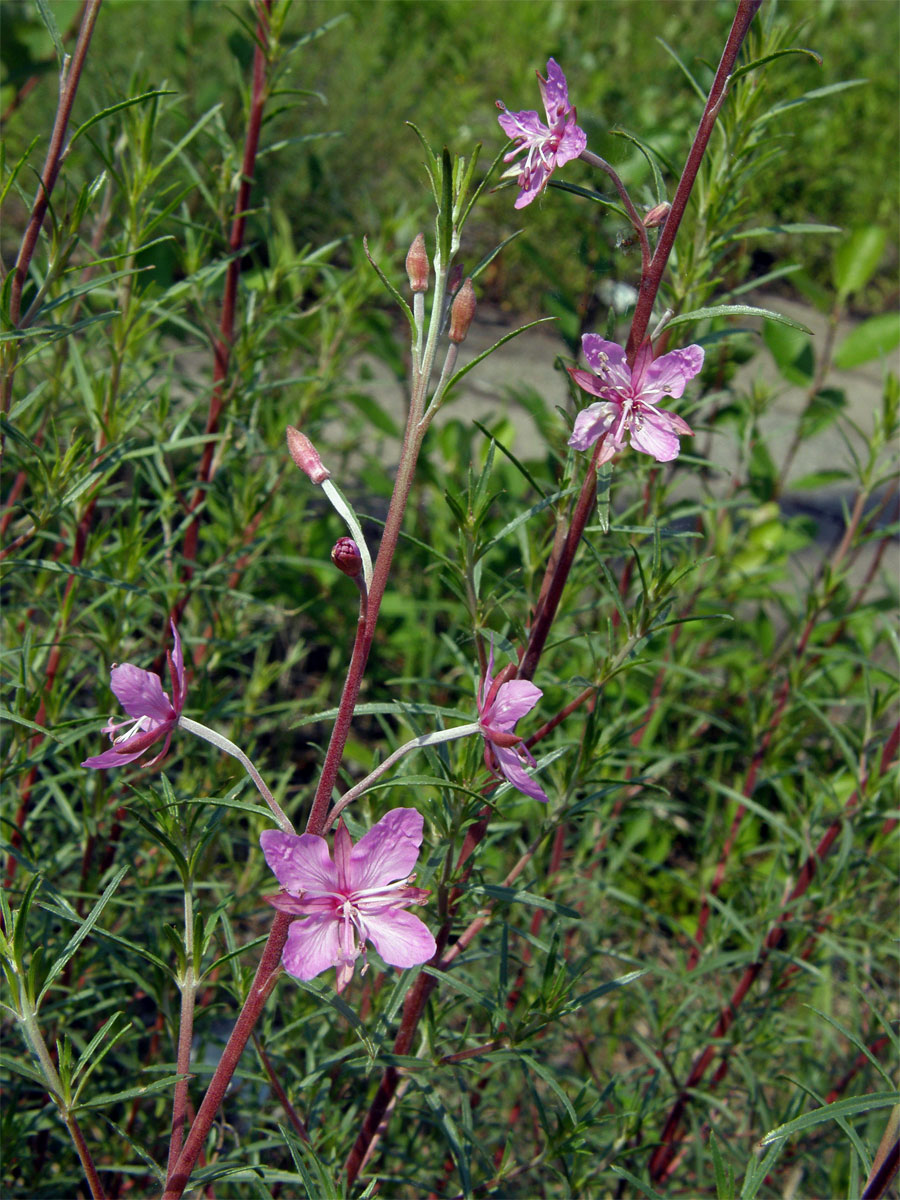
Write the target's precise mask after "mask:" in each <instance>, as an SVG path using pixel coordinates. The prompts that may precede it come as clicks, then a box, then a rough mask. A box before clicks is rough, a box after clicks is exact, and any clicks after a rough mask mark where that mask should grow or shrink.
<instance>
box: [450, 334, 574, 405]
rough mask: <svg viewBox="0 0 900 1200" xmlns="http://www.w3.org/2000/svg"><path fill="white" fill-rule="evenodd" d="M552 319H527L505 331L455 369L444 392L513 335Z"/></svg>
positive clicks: (515, 335)
mask: <svg viewBox="0 0 900 1200" xmlns="http://www.w3.org/2000/svg"><path fill="white" fill-rule="evenodd" d="M552 320H553V317H540V318H539V319H538V320H537V321H529V322H528V324H527V325H521V326H520V327H519V328H518V329H514V330H513V331H512V332H511V333H505V334H504V335H503V337H502V338H499V339H498V340H497V341H496V342H494V344H493V346H489V347H488V348H487V350H484V351H482V353H481V354H478V355H476V357H475V358H473V359H472V361H471V362H469V363H466V365H465V366H464V367H462V368H461V369H460V370H459V371H457V372H456V374H455V375H452V376H451V377H450V380H449V382H448V383H447V386H446V388H445V389H444V392H445V394H446V393H447V392H449V391H450V389H451V388H452V387H453V385H454V384H455V383H458V382H459V380H460V379H462V377H463V376H464V375H468V373H469V372H470V371H471V370H472V368H473V367H474V366H477V365H478V363H480V362H481V361H482V360H483V359H485V358H487V356H488V355H489V354H493V353H494V351H495V350H499V349H500V347H501V346H502V345H503V343H504V342H509V341H512V339H513V338H514V337H518V336H519V334H520V333H524V332H525V330H526V329H531V328H533V327H534V326H535V325H543V324H544V322H545V321H552Z"/></svg>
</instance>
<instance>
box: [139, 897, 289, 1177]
mask: <svg viewBox="0 0 900 1200" xmlns="http://www.w3.org/2000/svg"><path fill="white" fill-rule="evenodd" d="M292 919H293V918H292V917H291V916H290V914H288V913H282V912H277V913H276V914H275V919H274V920H273V922H272V929H271V932H270V933H269V940H268V941H267V942H266V944H265V947H264V949H263V953H262V957H261V958H260V960H259V966H258V967H257V968H256V975H255V976H254V978H253V985H252V986H251V988H250V993H249V995H248V996H247V999H246V1001H245V1002H244V1007H243V1008H242V1009H241V1012H240V1015H239V1016H238V1019H237V1021H236V1022H235V1026H234V1029H232V1031H231V1036H230V1037H229V1039H228V1042H227V1044H226V1046H225V1049H224V1050H223V1052H222V1057H221V1058H220V1059H219V1063H218V1066H217V1067H216V1069H215V1072H214V1073H213V1077H212V1079H211V1080H210V1081H209V1087H208V1088H207V1089H206V1095H205V1096H204V1097H203V1103H202V1104H201V1105H200V1108H199V1109H198V1111H197V1116H196V1117H195V1118H194V1123H193V1125H191V1130H190V1133H189V1134H188V1136H187V1139H186V1141H185V1143H184V1148H183V1149H182V1151H181V1153H180V1154H179V1156H178V1160H177V1162H176V1163H175V1166H174V1169H173V1170H172V1171H171V1172H170V1174H169V1177H168V1180H167V1182H166V1189H165V1192H164V1193H163V1200H179V1197H180V1196H181V1194H182V1192H183V1191H184V1189H185V1188H186V1187H187V1183H188V1179H189V1178H190V1174H191V1171H192V1170H193V1167H194V1164H195V1163H196V1161H197V1156H198V1155H199V1153H200V1151H201V1149H202V1147H203V1143H204V1142H205V1141H206V1135H207V1134H208V1133H209V1131H210V1129H211V1128H212V1123H213V1120H214V1119H215V1115H216V1113H217V1112H218V1109H219V1105H220V1104H221V1103H222V1100H223V1098H224V1096H225V1092H226V1091H227V1089H228V1085H229V1083H230V1082H231V1078H232V1076H233V1075H234V1072H235V1070H236V1069H237V1065H238V1062H239V1061H240V1057H241V1055H242V1054H243V1052H244V1047H245V1046H246V1045H247V1042H248V1040H249V1038H250V1034H251V1033H252V1032H253V1027H254V1025H255V1024H256V1022H257V1021H258V1020H259V1016H260V1014H261V1013H262V1010H263V1008H264V1007H265V1004H266V1001H267V1000H268V998H269V996H270V995H271V993H272V989H273V988H274V987H275V984H276V982H277V981H278V977H279V975H280V974H281V952H282V950H283V949H284V943H285V942H286V941H287V933H288V927H289V926H290V923H291V920H292Z"/></svg>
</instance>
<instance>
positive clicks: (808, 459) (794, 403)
mask: <svg viewBox="0 0 900 1200" xmlns="http://www.w3.org/2000/svg"><path fill="white" fill-rule="evenodd" d="M748 303H751V304H755V305H757V306H759V307H761V308H768V309H770V310H773V311H775V312H780V313H783V314H784V315H785V316H789V317H792V318H793V319H795V320H798V321H800V322H802V323H803V324H805V325H807V326H808V327H809V328H811V329H812V330H813V333H814V336H815V338H816V342H817V343H818V344H819V345H821V343H822V342H823V341H824V338H825V334H826V322H825V319H824V317H823V316H822V315H821V314H820V313H819V312H817V311H816V310H814V309H811V308H808V307H806V306H804V305H801V304H798V303H796V302H793V301H790V300H786V299H785V298H784V297H781V296H768V295H764V294H760V295H756V296H753V297H748ZM748 324H751V323H750V322H748ZM515 327H516V323H514V322H512V321H510V319H509V318H508V316H507V315H506V314H504V313H502V312H500V311H499V310H491V309H490V308H488V307H487V306H480V307H479V309H478V311H477V313H476V316H475V320H474V321H473V323H472V327H471V329H470V331H469V336H468V337H467V339H466V341H465V342H464V343H463V345H462V346H461V347H460V356H459V365H460V366H462V365H464V364H465V363H467V362H469V361H471V359H472V358H474V357H475V356H476V355H477V354H479V353H480V352H482V351H483V350H485V349H487V348H488V347H489V346H491V345H493V344H494V343H495V342H496V341H497V340H498V339H499V338H500V337H502V336H503V335H504V334H505V333H507V332H509V331H510V330H511V329H514V328H515ZM852 327H853V322H852V321H843V322H841V324H840V326H839V329H838V336H837V344H840V341H841V339H842V338H843V337H844V336H845V335H846V333H848V332H849V331H850V329H851V328H852ZM562 350H563V343H562V342H561V340H560V339H559V337H558V336H557V335H555V334H554V333H553V332H552V325H550V324H548V325H543V326H537V327H536V328H533V329H529V330H527V331H526V332H525V333H523V334H521V335H520V336H519V337H517V338H514V339H513V340H512V341H511V342H508V343H506V344H505V345H504V346H501V347H500V349H499V350H497V351H496V352H495V353H494V354H492V355H491V356H490V357H489V358H487V359H486V360H485V361H484V362H481V363H479V364H478V366H477V367H475V369H474V370H473V371H472V372H470V374H468V375H467V376H466V377H465V379H463V380H462V381H461V383H460V385H459V386H458V388H457V389H456V391H455V396H454V398H453V399H451V400H450V401H449V402H448V403H447V404H446V405H445V407H444V408H443V409H442V411H441V412H440V413H439V414H438V417H437V418H436V422H437V423H438V424H440V423H441V422H443V421H446V420H448V419H453V418H456V419H459V420H462V421H472V420H479V421H482V422H485V421H487V420H489V419H490V418H491V416H494V417H497V416H500V415H504V414H505V415H509V416H511V417H512V418H513V420H514V423H515V436H514V439H513V442H512V444H511V445H510V446H509V449H510V450H512V451H513V453H515V454H516V455H517V456H518V457H520V458H526V459H527V458H529V457H531V456H533V455H534V454H535V453H536V452H537V451H538V449H539V445H540V442H539V435H538V432H537V430H536V428H535V426H534V424H533V422H532V420H531V417H530V415H529V414H528V413H527V412H526V411H525V410H524V409H523V408H522V407H521V406H520V405H519V404H517V403H516V401H515V393H516V392H517V391H519V392H520V391H523V390H528V389H531V390H534V391H537V392H538V393H540V395H542V396H543V397H544V398H545V399H547V400H548V401H549V402H550V403H551V405H552V404H559V405H566V404H567V403H568V389H567V387H566V383H565V381H564V379H563V378H562V376H561V374H560V372H559V371H558V370H555V369H554V366H553V364H554V361H555V359H556V357H557V355H559V354H560V353H561V352H562ZM440 365H441V363H440V360H439V361H438V364H437V367H438V369H439V368H440ZM884 369H891V370H893V371H895V372H898V373H900V356H898V355H896V354H895V355H893V356H892V361H888V362H887V363H885V364H884V365H882V364H881V363H878V362H876V363H869V364H867V365H866V366H864V367H861V368H858V369H856V370H852V371H833V372H832V373H831V374H830V375H829V377H828V379H827V381H826V383H827V386H830V387H838V388H841V389H843V391H844V392H845V394H846V397H847V409H846V412H847V415H848V416H849V417H850V419H851V420H852V421H853V422H854V423H855V424H856V425H857V426H859V427H860V429H861V430H867V429H871V427H872V422H873V419H874V415H875V413H877V412H878V410H879V409H880V407H881V395H882V379H883V371H884ZM364 374H365V375H366V376H367V378H366V379H365V381H364V382H362V381H361V382H360V385H359V386H360V390H364V391H366V392H368V393H369V394H371V395H372V396H373V397H374V398H376V399H377V400H378V401H379V402H380V403H381V404H382V405H383V406H384V407H386V408H387V410H388V411H389V412H390V413H391V415H392V416H393V417H394V419H395V420H396V422H397V424H398V426H400V427H402V424H403V422H404V420H405V403H406V400H405V394H404V392H403V390H402V388H401V385H400V384H399V383H398V381H397V379H396V378H395V377H394V376H393V375H391V374H390V372H389V371H388V370H387V368H386V367H384V365H383V364H381V363H379V362H377V361H373V360H366V362H365V371H364ZM755 379H759V380H761V381H762V382H763V383H764V384H766V385H768V387H770V388H771V390H772V393H773V398H772V401H771V403H770V404H769V407H768V410H767V412H766V414H765V416H764V417H763V418H762V419H761V421H760V425H761V428H762V430H763V433H764V434H765V436H766V437H767V439H768V444H769V447H770V450H771V452H772V453H773V455H774V457H775V459H776V463H777V464H778V465H780V463H781V461H782V460H783V456H784V454H785V453H786V451H787V448H788V446H789V444H790V441H791V438H792V436H793V431H794V428H795V425H796V421H797V418H798V416H799V414H800V413H801V412H802V411H803V409H804V408H805V406H806V396H805V394H804V391H803V389H802V388H797V387H793V386H791V385H788V384H786V383H785V382H784V380H783V379H781V377H780V376H779V374H778V372H777V371H776V369H775V366H774V363H773V361H772V358H771V355H770V354H769V353H768V351H767V350H765V349H763V350H762V352H761V353H760V354H758V355H757V356H756V357H754V358H753V359H752V361H751V362H749V363H747V364H746V365H745V366H744V367H743V368H741V374H740V375H739V377H738V382H739V383H741V382H742V383H744V384H746V385H749V384H750V383H751V381H753V380H755ZM672 407H673V408H676V409H677V404H675V403H673V405H672ZM701 447H702V449H703V452H705V453H707V454H708V456H709V457H710V458H712V459H714V460H715V462H716V463H717V464H719V467H720V476H719V481H720V485H721V489H722V492H723V494H725V493H727V492H728V491H729V490H730V479H731V472H732V471H733V469H734V466H735V463H736V453H735V447H734V444H733V442H732V441H731V439H730V437H729V436H728V435H727V434H723V435H720V436H715V437H713V438H702V437H701V438H700V439H698V448H701ZM851 447H852V448H853V449H855V450H863V449H864V447H865V441H864V438H863V437H861V436H857V435H854V434H851V435H850V439H849V443H848V441H845V438H844V436H843V434H842V433H841V431H840V430H839V428H838V425H837V423H833V424H832V425H831V426H830V427H829V428H828V429H827V430H825V431H824V432H823V433H820V434H819V435H818V436H816V437H815V438H811V439H810V440H809V441H807V442H806V443H804V444H802V445H801V446H800V447H799V448H798V450H797V453H796V455H795V457H794V459H793V461H792V463H791V465H790V468H789V470H788V473H787V488H786V491H785V494H784V496H783V497H782V501H781V508H782V512H784V513H785V515H793V514H794V513H805V514H808V515H810V516H813V517H814V518H815V519H816V520H818V522H819V546H818V548H816V549H813V550H810V551H808V552H807V554H806V555H804V556H801V561H800V564H799V565H801V566H802V565H804V560H806V562H807V564H808V565H809V566H810V567H812V565H813V562H814V561H818V560H819V559H820V558H821V549H822V548H823V547H825V546H828V545H834V544H835V542H836V540H837V539H839V537H840V534H841V532H842V529H843V512H844V508H845V506H849V505H852V502H853V492H852V488H850V487H848V486H833V487H828V488H823V489H821V490H817V491H808V490H802V491H791V481H792V480H797V479H800V478H801V477H803V476H805V475H808V474H811V473H812V472H815V471H821V470H823V469H825V468H828V469H833V468H841V467H844V468H846V469H848V470H851V469H852V465H851ZM379 449H380V452H381V453H382V454H383V457H384V461H385V462H386V463H393V462H396V458H397V454H398V452H399V443H392V441H391V439H384V442H383V444H382V445H381V446H380V448H379ZM869 561H870V560H869V557H868V556H866V555H863V556H861V558H860V560H859V562H858V563H857V567H856V569H855V571H854V576H855V577H857V578H861V577H862V574H863V573H864V572H865V570H866V569H867V566H868V562H869ZM882 572H883V573H884V575H885V582H886V583H890V582H891V581H893V582H894V583H896V582H897V581H898V579H900V544H898V542H897V541H894V542H893V543H892V545H891V547H890V548H889V551H888V553H887V554H886V555H885V557H884V560H883V564H882Z"/></svg>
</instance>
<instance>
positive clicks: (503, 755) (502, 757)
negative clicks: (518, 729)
mask: <svg viewBox="0 0 900 1200" xmlns="http://www.w3.org/2000/svg"><path fill="white" fill-rule="evenodd" d="M494 753H495V754H496V755H497V762H498V763H499V764H500V771H501V773H502V774H503V776H504V777H505V778H506V779H508V780H509V782H510V783H511V784H512V785H513V787H514V788H518V790H519V791H520V792H522V793H523V795H525V796H530V797H531V798H532V799H533V800H541V801H543V803H544V804H549V803H550V797H549V796H548V795H547V793H546V792H545V791H544V789H543V788H542V787H541V785H540V784H539V783H538V781H537V780H536V779H532V778H531V776H530V775H528V774H527V773H526V771H525V768H524V767H523V766H522V760H521V759H520V758H519V756H518V754H517V753H516V751H515V750H505V749H503V748H502V747H495V748H494Z"/></svg>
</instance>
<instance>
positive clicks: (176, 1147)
mask: <svg viewBox="0 0 900 1200" xmlns="http://www.w3.org/2000/svg"><path fill="white" fill-rule="evenodd" d="M190 919H192V918H190ZM196 994H197V990H196V984H195V983H194V972H193V968H192V966H191V964H190V963H189V964H188V968H187V978H186V979H184V980H182V983H181V1014H180V1017H179V1024H178V1051H177V1059H176V1063H175V1070H176V1071H177V1072H178V1074H179V1075H182V1076H183V1078H182V1079H179V1080H178V1082H177V1083H176V1084H175V1090H174V1094H173V1097H172V1136H171V1138H170V1141H169V1157H168V1162H167V1164H166V1178H167V1179H171V1177H172V1172H173V1171H174V1169H175V1164H176V1162H177V1161H178V1155H179V1154H180V1153H181V1147H182V1145H183V1144H184V1124H185V1121H186V1120H187V1112H188V1104H189V1095H188V1083H189V1074H190V1069H191V1042H192V1040H193V1036H194V1001H195V999H196Z"/></svg>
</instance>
